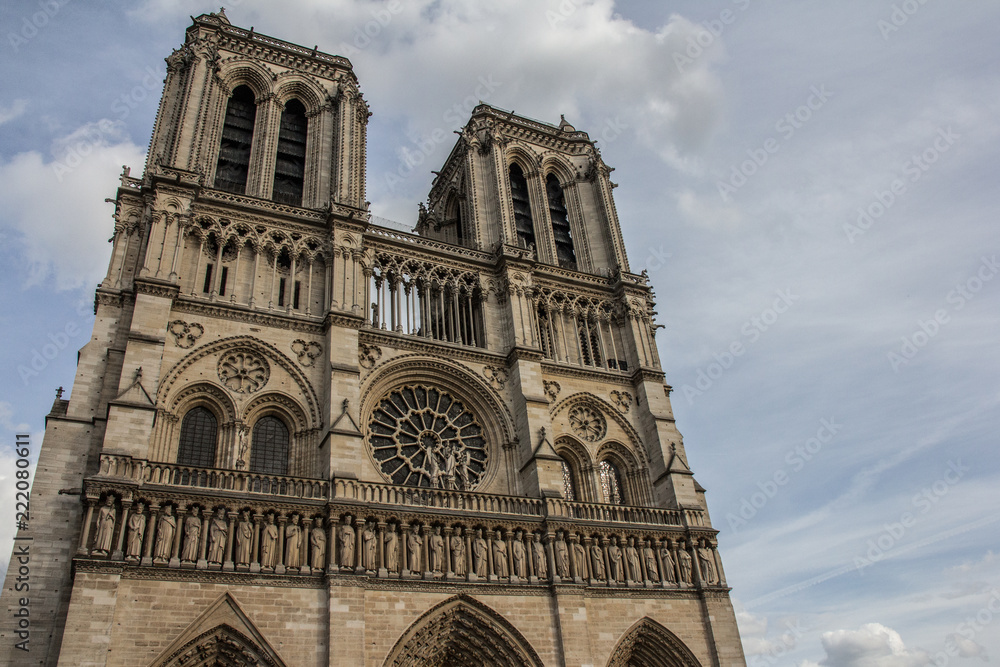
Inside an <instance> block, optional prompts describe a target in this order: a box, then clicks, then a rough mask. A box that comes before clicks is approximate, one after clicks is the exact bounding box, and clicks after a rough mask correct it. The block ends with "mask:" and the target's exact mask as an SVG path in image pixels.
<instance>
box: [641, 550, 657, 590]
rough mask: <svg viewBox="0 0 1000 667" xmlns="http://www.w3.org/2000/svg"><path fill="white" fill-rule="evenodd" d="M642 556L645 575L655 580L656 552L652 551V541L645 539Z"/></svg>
mask: <svg viewBox="0 0 1000 667" xmlns="http://www.w3.org/2000/svg"><path fill="white" fill-rule="evenodd" d="M642 558H643V560H645V561H646V576H647V577H648V578H649V579H650V580H653V581H655V580H656V574H657V567H656V552H655V551H653V543H652V541H650V540H646V546H645V547H643V549H642Z"/></svg>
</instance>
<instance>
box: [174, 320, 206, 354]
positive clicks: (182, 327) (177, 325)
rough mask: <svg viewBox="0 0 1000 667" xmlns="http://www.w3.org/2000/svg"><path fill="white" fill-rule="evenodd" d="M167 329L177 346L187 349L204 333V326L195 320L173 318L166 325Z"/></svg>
mask: <svg viewBox="0 0 1000 667" xmlns="http://www.w3.org/2000/svg"><path fill="white" fill-rule="evenodd" d="M167 331H169V332H170V333H171V334H173V336H174V342H175V343H176V344H177V347H179V348H181V349H184V350H187V349H190V348H192V347H194V343H195V341H196V340H198V339H199V338H201V335H202V334H203V333H205V327H203V326H201V325H200V324H198V323H197V322H191V323H188V322H185V321H183V320H174V321H173V322H171V323H170V324H168V325H167Z"/></svg>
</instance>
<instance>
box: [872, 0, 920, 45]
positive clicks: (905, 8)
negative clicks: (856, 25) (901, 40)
mask: <svg viewBox="0 0 1000 667" xmlns="http://www.w3.org/2000/svg"><path fill="white" fill-rule="evenodd" d="M926 4H927V0H903V2H900V3H898V4H894V5H893V6H892V12H890V13H889V18H888V19H879V20H878V21H876V22H875V26H876V27H877V28H878V31H879V32H880V33H882V39H883V40H885V41H887V42H888V41H889V36H890V35H891V34H892V33H894V32H899V29H900V28H902V27H903V26H904V25H906V24H907V23H908V22H909V20H910V17H911V16H913V15H914V14H916V13H917V12H919V11H920V8H921V7H923V6H924V5H926Z"/></svg>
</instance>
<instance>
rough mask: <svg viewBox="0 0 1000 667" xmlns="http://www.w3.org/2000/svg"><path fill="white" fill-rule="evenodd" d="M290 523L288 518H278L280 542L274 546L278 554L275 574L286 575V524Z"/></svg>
mask: <svg viewBox="0 0 1000 667" xmlns="http://www.w3.org/2000/svg"><path fill="white" fill-rule="evenodd" d="M286 523H288V517H286V516H284V515H282V516H279V517H278V542H277V544H275V545H274V548H275V551H276V552H277V556H278V558H277V560H276V561H275V565H274V573H275V574H284V573H285V524H286Z"/></svg>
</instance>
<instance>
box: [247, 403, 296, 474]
mask: <svg viewBox="0 0 1000 667" xmlns="http://www.w3.org/2000/svg"><path fill="white" fill-rule="evenodd" d="M250 448H251V449H250V472H262V473H265V474H268V475H286V474H288V427H287V426H285V423H284V422H282V421H281V420H280V419H278V418H277V417H270V416H268V417H263V418H261V420H260V421H258V422H257V423H256V425H254V427H253V442H252V443H251V445H250Z"/></svg>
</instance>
